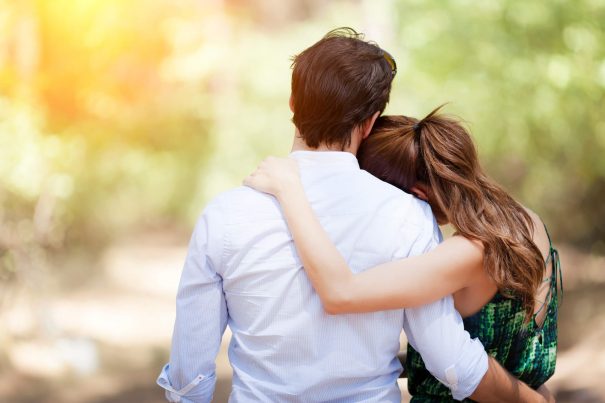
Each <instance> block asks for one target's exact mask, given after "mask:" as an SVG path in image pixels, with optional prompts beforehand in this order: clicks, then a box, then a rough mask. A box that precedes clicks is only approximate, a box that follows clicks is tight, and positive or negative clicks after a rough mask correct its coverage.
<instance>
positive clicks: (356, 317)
mask: <svg viewBox="0 0 605 403" xmlns="http://www.w3.org/2000/svg"><path fill="white" fill-rule="evenodd" d="M291 156H292V157H293V158H296V159H297V160H298V163H299V166H300V171H301V177H302V180H303V184H304V186H305V192H306V194H307V197H308V199H309V201H310V203H311V205H312V207H313V209H314V211H315V213H316V214H317V215H318V218H319V219H320V221H321V223H322V225H323V227H324V228H325V229H326V231H327V232H328V234H329V235H330V238H331V239H332V241H333V242H334V243H335V244H336V246H337V247H338V249H339V251H340V252H341V253H342V254H343V256H344V257H345V258H346V260H347V261H348V263H349V265H350V267H351V269H352V270H353V271H355V272H359V271H362V270H365V269H367V268H370V267H372V266H375V265H377V264H380V263H384V262H387V261H390V260H393V259H398V258H404V257H407V256H412V255H417V254H421V253H423V252H426V251H428V250H430V249H431V248H433V247H435V246H436V245H437V243H438V242H439V240H440V232H439V228H438V226H437V225H436V223H435V221H434V218H433V216H432V214H431V211H430V208H429V207H428V205H427V204H425V203H424V202H421V201H419V200H417V199H415V198H414V197H412V196H410V195H408V194H406V193H404V192H402V191H400V190H399V189H396V188H395V187H393V186H390V185H388V184H386V183H384V182H381V181H380V180H378V179H376V178H375V177H373V176H371V175H370V174H368V173H367V172H365V171H363V170H361V169H359V165H358V163H357V159H356V158H355V156H354V155H352V154H350V153H346V152H311V151H297V152H294V153H292V154H291ZM227 325H228V326H229V327H230V329H231V332H232V334H233V336H232V339H231V344H230V345H229V360H230V363H231V366H232V368H233V389H232V392H231V397H230V402H399V401H400V399H401V394H400V391H399V388H398V386H397V377H398V375H399V373H400V372H401V365H400V363H399V361H398V359H397V358H396V356H397V353H398V351H399V349H400V346H399V336H400V333H401V331H402V329H403V330H405V333H406V335H407V337H408V340H409V342H410V343H411V344H412V345H413V346H414V347H415V348H416V349H417V350H418V351H419V352H420V353H421V354H422V356H423V359H424V361H425V363H426V365H427V368H428V369H429V370H430V371H431V373H433V375H435V376H436V377H437V378H438V379H440V380H441V381H442V382H443V383H445V384H446V385H448V386H449V387H450V389H451V390H452V392H453V395H454V397H455V398H458V399H462V398H464V397H467V396H469V395H470V394H472V392H473V391H474V390H475V388H476V387H477V385H478V384H479V382H480V381H481V378H482V377H483V375H484V374H485V372H486V371H487V365H488V364H487V354H486V353H485V351H484V349H483V346H482V345H481V343H479V342H478V341H477V340H471V339H470V337H469V335H468V333H466V332H465V331H464V328H463V325H462V320H461V318H460V315H459V314H458V313H457V312H456V311H455V309H454V306H453V300H452V298H451V297H448V298H444V299H442V300H440V301H437V302H435V303H433V304H430V305H426V306H423V307H420V308H414V309H405V310H390V311H383V312H375V313H364V314H347V315H328V314H326V313H325V312H324V310H323V308H322V305H321V301H320V299H319V297H318V296H317V294H316V293H315V292H314V290H313V288H312V286H311V284H310V282H309V280H308V278H307V276H306V274H305V272H304V269H303V267H302V265H301V262H300V259H299V257H298V255H297V253H296V248H295V246H294V243H293V241H292V236H291V234H290V232H289V231H288V227H287V225H286V223H285V221H284V219H283V216H282V213H281V209H280V206H279V204H278V203H277V201H276V200H275V199H274V198H273V197H271V196H268V195H265V194H262V193H259V192H256V191H254V190H252V189H249V188H246V187H240V188H237V189H234V190H232V191H229V192H226V193H224V194H222V195H220V196H218V197H217V198H216V199H214V200H213V201H212V202H211V203H210V204H209V205H208V206H207V208H206V209H205V211H204V213H203V214H202V216H201V218H200V219H199V221H198V223H197V225H196V228H195V230H194V233H193V236H192V239H191V243H190V245H189V252H188V256H187V259H186V261H185V265H184V268H183V273H182V276H181V281H180V285H179V290H178V294H177V316H176V323H175V327H174V334H173V340H172V350H171V355H170V363H169V364H168V365H166V366H165V367H164V368H163V370H162V373H161V374H160V377H159V378H158V384H159V385H160V386H162V387H163V388H164V389H166V396H167V398H168V400H169V401H174V402H178V401H183V402H209V401H210V400H211V399H212V394H213V391H214V387H215V382H216V377H215V363H214V361H215V358H216V355H217V352H218V349H219V346H220V342H221V338H222V335H223V332H224V330H225V327H226V326H227Z"/></svg>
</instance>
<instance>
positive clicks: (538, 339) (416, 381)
mask: <svg viewBox="0 0 605 403" xmlns="http://www.w3.org/2000/svg"><path fill="white" fill-rule="evenodd" d="M549 241H550V236H549ZM551 262H552V275H551V277H550V279H549V280H547V281H550V290H549V293H548V296H547V298H546V301H548V302H547V304H545V305H544V306H543V307H542V308H545V309H547V310H548V311H547V313H546V316H545V318H544V323H543V324H542V326H538V324H537V323H536V321H535V316H536V315H537V314H538V313H536V314H534V317H533V318H532V320H531V321H530V322H529V323H528V324H524V320H525V310H524V309H523V305H522V304H521V301H519V300H518V299H514V298H513V299H511V298H506V297H505V296H503V295H502V294H500V293H499V292H498V293H496V295H495V296H494V297H493V298H492V299H491V301H489V302H488V303H487V304H486V305H485V306H484V307H483V308H481V310H480V311H479V312H477V313H476V314H474V315H472V316H470V317H468V318H466V319H464V328H465V329H466V330H467V331H468V332H469V333H470V335H471V337H472V338H475V337H477V338H479V340H480V341H481V343H482V344H483V346H484V347H485V351H487V353H488V354H489V355H491V356H492V357H494V358H495V359H496V360H498V362H500V364H502V366H503V367H504V368H506V369H507V370H508V371H509V372H510V373H512V374H513V375H514V376H515V377H517V378H518V379H520V380H521V381H523V382H525V383H526V384H528V385H529V386H531V387H532V388H534V389H537V388H538V387H539V386H541V385H542V384H543V383H544V382H546V381H547V380H548V379H549V378H550V377H551V376H552V374H553V373H554V372H555V361H556V356H557V312H558V305H559V298H558V288H559V287H558V285H559V284H560V288H561V293H562V291H563V283H562V278H561V264H560V261H559V254H558V252H557V250H556V249H555V248H554V247H553V246H552V242H551V243H550V251H549V254H548V258H547V259H546V263H545V264H546V265H548V264H549V263H551ZM542 308H541V309H542ZM538 312H540V311H538ZM406 370H407V374H408V389H409V391H410V394H411V395H412V400H411V401H412V402H414V403H420V402H447V401H456V400H454V399H453V398H452V395H451V393H450V391H449V389H448V388H447V387H446V386H444V385H443V384H441V383H440V382H439V381H438V380H437V379H436V378H434V377H433V376H432V375H431V374H430V373H429V372H428V371H427V369H426V368H425V366H424V362H423V361H422V358H421V357H420V354H419V353H418V352H417V351H416V350H414V349H413V348H412V347H411V346H409V345H408V351H407V360H406ZM464 401H465V402H472V400H470V399H465V400H464Z"/></svg>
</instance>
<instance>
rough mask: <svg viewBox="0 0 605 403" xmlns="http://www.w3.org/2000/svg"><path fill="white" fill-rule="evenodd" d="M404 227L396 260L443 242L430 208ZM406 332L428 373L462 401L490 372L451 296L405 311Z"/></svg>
mask: <svg viewBox="0 0 605 403" xmlns="http://www.w3.org/2000/svg"><path fill="white" fill-rule="evenodd" d="M408 217H411V218H408V219H407V220H405V223H404V224H403V226H402V230H401V232H402V238H403V239H404V241H405V242H403V243H402V245H410V246H409V247H407V248H406V249H403V247H402V248H401V249H399V250H398V251H397V252H396V253H395V256H394V258H395V259H401V258H405V257H407V256H415V255H419V254H422V253H426V252H428V251H430V250H431V249H433V248H435V247H436V246H437V245H438V244H439V242H441V240H442V236H441V231H440V230H439V226H438V225H437V223H436V222H435V220H434V217H433V215H432V213H431V211H430V208H429V207H428V205H426V204H422V205H421V211H420V212H419V213H418V214H413V215H410V216H408ZM404 331H405V333H406V336H407V338H408V342H409V343H410V344H411V345H412V347H414V349H415V350H416V351H418V352H419V353H420V355H421V356H422V359H423V361H424V363H425V365H426V368H427V369H428V371H429V372H430V373H431V374H432V375H433V376H434V377H435V378H437V379H438V380H439V381H440V382H441V383H443V384H444V385H446V386H447V387H448V388H449V389H450V391H451V392H452V396H453V397H454V399H457V400H462V399H464V398H466V397H468V396H470V395H472V394H473V392H474V391H475V389H476V388H477V386H478V385H479V383H480V382H481V379H482V378H483V376H484V375H485V373H486V372H487V369H488V357H487V353H486V352H485V349H484V347H483V345H482V344H481V342H480V341H479V340H478V339H471V337H470V334H469V333H468V332H467V331H465V330H464V323H463V322H462V317H461V316H460V314H459V313H458V311H456V308H455V307H454V300H453V298H452V296H448V297H446V298H443V299H441V300H439V301H436V302H433V303H431V304H428V305H424V306H420V307H416V308H406V309H405V311H404Z"/></svg>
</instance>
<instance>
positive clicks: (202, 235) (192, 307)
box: [157, 206, 227, 403]
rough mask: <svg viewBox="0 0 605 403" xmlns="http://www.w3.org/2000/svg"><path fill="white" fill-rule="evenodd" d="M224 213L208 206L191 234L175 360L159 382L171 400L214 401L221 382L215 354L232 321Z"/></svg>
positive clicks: (172, 356) (174, 337)
mask: <svg viewBox="0 0 605 403" xmlns="http://www.w3.org/2000/svg"><path fill="white" fill-rule="evenodd" d="M222 230H223V225H222V221H221V214H220V211H219V209H218V207H217V206H209V207H208V208H207V209H206V210H205V211H204V214H203V215H202V217H201V218H200V219H199V221H198V224H197V225H196V228H195V230H194V232H193V235H192V237H191V242H190V244H189V251H188V254H187V259H186V261H185V265H184V267H183V273H182V275H181V281H180V284H179V290H178V293H177V298H176V322H175V324H174V332H173V335H172V349H171V352H170V363H169V364H167V365H166V366H165V367H164V368H163V370H162V373H161V374H160V376H159V377H158V380H157V383H158V385H160V386H161V387H162V388H164V389H165V390H166V398H167V400H168V401H170V402H196V403H197V402H210V401H211V400H212V395H213V393H214V387H215V384H216V375H215V369H216V365H215V362H214V361H215V359H216V355H217V353H218V350H219V347H220V344H221V339H222V336H223V332H224V331H225V326H226V324H227V306H226V302H225V296H224V294H223V287H222V278H221V277H220V276H219V275H218V274H217V272H216V270H217V268H220V265H221V264H222V262H221V261H220V259H221V256H222V236H223V234H222Z"/></svg>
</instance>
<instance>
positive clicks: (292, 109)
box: [288, 94, 294, 113]
mask: <svg viewBox="0 0 605 403" xmlns="http://www.w3.org/2000/svg"><path fill="white" fill-rule="evenodd" d="M288 105H290V110H291V111H292V113H294V98H292V94H290V101H288Z"/></svg>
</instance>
